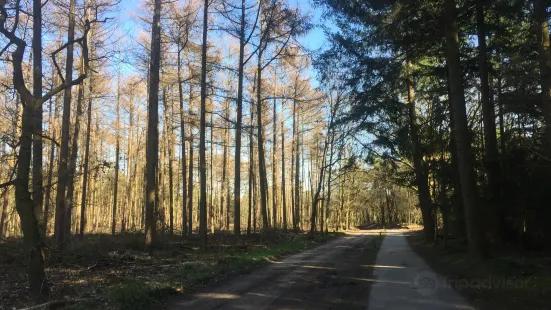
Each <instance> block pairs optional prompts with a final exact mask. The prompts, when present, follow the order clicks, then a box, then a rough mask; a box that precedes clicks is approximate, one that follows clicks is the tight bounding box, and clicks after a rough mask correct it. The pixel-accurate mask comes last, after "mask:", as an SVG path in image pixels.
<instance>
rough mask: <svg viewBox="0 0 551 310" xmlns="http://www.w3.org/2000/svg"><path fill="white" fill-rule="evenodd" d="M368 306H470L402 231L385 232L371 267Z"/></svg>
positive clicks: (399, 309) (432, 309) (375, 309)
mask: <svg viewBox="0 0 551 310" xmlns="http://www.w3.org/2000/svg"><path fill="white" fill-rule="evenodd" d="M373 278H375V279H376V280H375V282H374V283H373V286H372V287H371V297H370V301H369V309H370V310H380V309H392V310H410V309H411V310H413V309H423V310H440V309H442V310H448V309H473V310H474V308H473V307H471V306H470V305H469V304H468V303H467V302H466V301H465V300H464V299H463V298H462V297H461V296H460V295H459V294H458V293H457V292H455V291H454V290H453V289H452V287H451V285H449V283H450V282H446V279H445V278H443V277H441V276H437V275H436V274H435V273H434V272H433V271H432V270H431V269H430V267H429V266H427V264H426V263H425V262H424V261H423V259H421V257H419V255H417V254H416V253H415V252H413V250H412V249H411V247H410V246H409V243H408V241H407V240H406V237H405V236H404V235H403V232H400V231H393V232H388V233H387V236H386V238H385V239H384V242H383V244H382V246H381V249H380V250H379V254H378V255H377V261H376V265H375V269H374V271H373Z"/></svg>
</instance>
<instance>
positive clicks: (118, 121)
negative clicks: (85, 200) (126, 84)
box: [111, 72, 121, 235]
mask: <svg viewBox="0 0 551 310" xmlns="http://www.w3.org/2000/svg"><path fill="white" fill-rule="evenodd" d="M120 80H121V76H120V72H119V77H118V79H117V108H116V109H117V111H116V113H117V119H116V124H115V127H116V130H117V134H116V136H117V137H116V142H115V182H114V184H113V212H112V220H111V234H112V235H115V232H116V231H117V200H118V199H117V198H118V194H119V190H118V189H119V162H120V158H119V157H120V130H121V112H120V105H121V81H120Z"/></svg>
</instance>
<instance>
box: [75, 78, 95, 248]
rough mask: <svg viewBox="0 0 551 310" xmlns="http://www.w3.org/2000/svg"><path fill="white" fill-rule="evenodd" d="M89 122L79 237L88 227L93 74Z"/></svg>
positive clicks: (90, 82)
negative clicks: (87, 204) (87, 196)
mask: <svg viewBox="0 0 551 310" xmlns="http://www.w3.org/2000/svg"><path fill="white" fill-rule="evenodd" d="M88 83H89V84H88V123H87V124H86V143H85V147H84V148H85V149H84V168H83V170H84V172H83V173H84V174H83V176H82V197H81V202H80V234H79V237H80V239H82V238H83V237H84V230H85V229H86V194H87V191H88V169H89V166H90V129H91V126H92V103H93V99H92V94H93V89H94V88H93V80H92V75H90V79H89V81H88Z"/></svg>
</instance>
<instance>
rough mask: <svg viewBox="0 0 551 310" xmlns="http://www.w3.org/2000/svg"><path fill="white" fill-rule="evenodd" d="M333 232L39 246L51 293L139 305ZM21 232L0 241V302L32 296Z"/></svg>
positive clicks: (0, 305) (114, 305) (98, 305)
mask: <svg viewBox="0 0 551 310" xmlns="http://www.w3.org/2000/svg"><path fill="white" fill-rule="evenodd" d="M338 235H339V234H335V233H330V234H324V235H316V236H315V238H311V237H308V236H307V235H306V234H295V233H290V232H282V231H281V232H280V231H271V232H270V233H268V234H260V233H257V234H252V235H250V236H246V235H243V236H242V237H241V238H240V240H239V241H237V239H236V237H235V236H233V235H232V234H229V233H222V232H217V233H215V234H209V236H208V242H209V248H208V250H207V251H206V252H201V251H199V245H200V244H199V237H198V235H196V234H193V235H192V236H188V237H186V238H182V237H181V236H177V235H173V236H169V235H164V236H160V237H159V242H158V243H157V245H156V247H155V248H154V249H153V251H152V253H148V252H145V251H144V236H143V234H122V235H115V236H111V235H87V236H85V238H84V240H78V239H76V238H75V239H73V240H72V241H71V243H70V244H68V245H67V247H66V248H65V249H63V250H62V251H60V250H56V249H46V250H45V251H44V254H45V255H44V256H45V261H46V264H45V265H46V274H47V277H48V281H49V283H50V285H51V299H52V300H59V299H61V300H63V299H64V298H70V299H86V301H85V302H84V303H79V304H78V305H75V306H74V307H75V309H147V308H148V307H149V306H150V305H151V304H153V303H155V302H157V301H160V300H164V298H165V297H167V295H173V294H179V293H181V292H184V291H185V292H188V291H189V290H193V288H195V287H198V286H201V285H204V284H206V283H209V282H213V281H217V280H218V279H220V278H224V277H228V276H231V275H233V274H240V273H243V272H246V271H248V270H250V269H252V267H255V266H258V265H259V264H262V263H266V262H269V261H271V260H274V259H277V258H278V257H280V256H282V255H286V254H290V253H296V252H300V251H302V250H305V249H308V248H312V247H315V246H317V245H319V244H321V243H324V242H326V241H328V240H330V239H332V238H334V237H335V236H338ZM22 249H23V247H22V240H20V239H10V240H7V241H6V242H0V309H12V308H13V307H22V306H29V305H32V304H33V303H34V298H33V296H29V294H28V291H27V279H26V271H25V265H24V252H23V250H22Z"/></svg>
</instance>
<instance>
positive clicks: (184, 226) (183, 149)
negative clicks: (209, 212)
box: [177, 41, 191, 236]
mask: <svg viewBox="0 0 551 310" xmlns="http://www.w3.org/2000/svg"><path fill="white" fill-rule="evenodd" d="M181 57H182V49H181V47H180V41H178V59H177V61H178V97H179V99H180V137H181V140H182V147H181V150H180V152H181V153H182V155H181V156H182V158H181V161H182V236H185V235H186V234H187V232H188V228H187V213H186V212H187V210H186V203H187V179H186V178H187V163H186V138H185V136H186V130H185V122H184V90H183V85H182V83H183V81H182V63H181V59H182V58H181ZM190 105H191V101H190Z"/></svg>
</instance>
